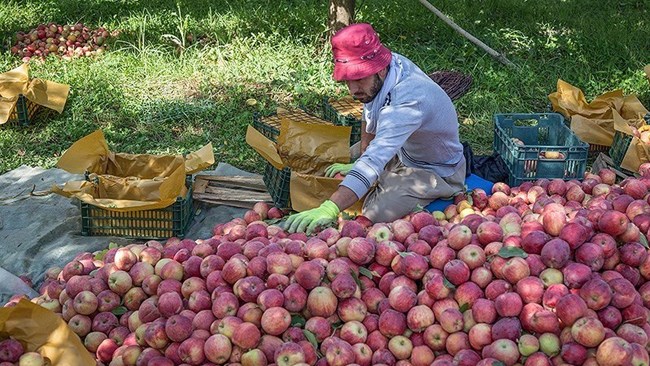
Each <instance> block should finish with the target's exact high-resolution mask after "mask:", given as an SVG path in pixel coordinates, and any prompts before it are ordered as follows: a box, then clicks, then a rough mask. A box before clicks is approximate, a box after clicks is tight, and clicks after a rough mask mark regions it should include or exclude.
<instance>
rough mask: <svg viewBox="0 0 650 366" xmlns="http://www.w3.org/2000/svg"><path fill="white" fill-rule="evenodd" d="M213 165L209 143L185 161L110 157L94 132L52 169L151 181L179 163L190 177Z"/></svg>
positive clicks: (100, 136)
mask: <svg viewBox="0 0 650 366" xmlns="http://www.w3.org/2000/svg"><path fill="white" fill-rule="evenodd" d="M179 159H180V160H179ZM214 161H215V160H214V152H213V150H212V143H209V144H207V145H205V146H204V147H202V148H201V149H199V150H197V151H195V152H193V153H191V154H189V155H187V157H186V158H182V157H181V156H180V155H151V154H126V153H114V152H111V151H110V150H109V148H108V143H107V142H106V138H105V137H104V133H103V132H102V131H101V130H97V131H95V132H93V133H91V134H89V135H87V136H84V137H82V138H81V139H79V140H77V141H76V142H75V143H74V144H72V146H70V147H69V148H68V150H66V152H65V153H64V154H63V156H61V158H60V159H59V161H58V162H57V164H56V166H57V167H59V168H61V169H63V170H65V171H67V172H70V173H73V174H83V173H85V172H89V173H96V174H110V175H115V176H118V177H138V178H145V179H152V178H156V177H166V176H168V175H169V174H171V173H172V172H173V171H175V170H176V168H177V164H179V163H180V164H184V165H185V171H186V173H187V174H193V173H196V172H198V171H200V170H203V169H205V168H207V167H209V166H210V165H212V164H214Z"/></svg>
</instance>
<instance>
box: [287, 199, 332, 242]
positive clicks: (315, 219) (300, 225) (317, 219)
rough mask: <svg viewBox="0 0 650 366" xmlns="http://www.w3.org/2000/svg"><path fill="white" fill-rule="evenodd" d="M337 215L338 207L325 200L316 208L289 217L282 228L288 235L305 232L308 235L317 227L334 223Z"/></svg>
mask: <svg viewBox="0 0 650 366" xmlns="http://www.w3.org/2000/svg"><path fill="white" fill-rule="evenodd" d="M339 213H340V210H339V208H338V206H336V204H335V203H334V202H332V201H330V200H327V201H325V202H323V204H322V205H320V206H319V207H317V208H312V209H311V210H308V211H305V212H301V213H298V214H294V215H291V216H289V218H288V219H287V222H286V223H285V224H284V227H285V229H286V230H287V231H288V232H290V233H295V232H305V233H306V234H307V235H310V234H311V233H312V232H313V231H314V229H316V227H317V226H322V225H326V224H329V223H331V222H334V221H336V219H337V217H338V215H339ZM305 229H306V230H305Z"/></svg>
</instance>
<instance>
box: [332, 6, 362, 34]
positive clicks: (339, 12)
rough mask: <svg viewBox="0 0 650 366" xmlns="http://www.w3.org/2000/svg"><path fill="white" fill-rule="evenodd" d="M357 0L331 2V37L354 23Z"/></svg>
mask: <svg viewBox="0 0 650 366" xmlns="http://www.w3.org/2000/svg"><path fill="white" fill-rule="evenodd" d="M354 1H355V0H330V8H329V23H328V25H329V29H330V36H332V35H334V33H336V32H337V31H338V30H339V29H341V28H343V27H346V26H348V25H350V23H352V22H353V21H354Z"/></svg>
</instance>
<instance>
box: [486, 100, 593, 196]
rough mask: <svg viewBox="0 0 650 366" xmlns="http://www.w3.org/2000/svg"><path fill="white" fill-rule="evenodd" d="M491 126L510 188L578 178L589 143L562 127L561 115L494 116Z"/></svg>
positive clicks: (584, 164) (564, 126)
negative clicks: (546, 180)
mask: <svg viewBox="0 0 650 366" xmlns="http://www.w3.org/2000/svg"><path fill="white" fill-rule="evenodd" d="M494 124H495V126H494V151H496V152H497V153H498V154H499V155H500V156H501V158H502V159H503V160H504V161H505V163H506V166H507V167H508V170H509V173H510V176H509V181H508V184H510V185H511V186H518V185H520V184H521V183H523V182H526V181H534V180H537V179H539V178H547V179H556V178H559V179H565V180H569V179H582V177H583V175H584V172H585V169H586V167H587V155H588V151H589V144H587V143H585V142H583V141H581V140H580V139H579V138H578V137H577V136H576V135H575V133H573V131H571V129H569V128H568V127H567V126H566V125H565V124H564V118H563V117H562V115H560V114H557V113H530V114H496V115H495V116H494ZM513 138H515V139H519V140H520V141H521V142H523V145H520V144H517V143H516V142H515V141H513ZM547 153H553V154H556V153H559V155H560V157H559V158H549V157H547ZM548 155H550V154H548Z"/></svg>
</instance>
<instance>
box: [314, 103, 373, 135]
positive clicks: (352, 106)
mask: <svg viewBox="0 0 650 366" xmlns="http://www.w3.org/2000/svg"><path fill="white" fill-rule="evenodd" d="M362 113H363V104H361V103H360V102H357V101H350V100H348V99H339V100H334V99H329V98H323V119H326V120H328V121H330V122H332V123H333V124H335V125H336V126H350V127H352V132H351V133H350V146H352V145H354V144H356V143H357V142H359V141H361V115H362Z"/></svg>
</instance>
